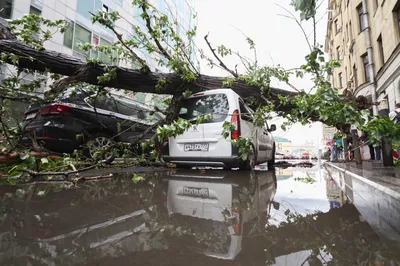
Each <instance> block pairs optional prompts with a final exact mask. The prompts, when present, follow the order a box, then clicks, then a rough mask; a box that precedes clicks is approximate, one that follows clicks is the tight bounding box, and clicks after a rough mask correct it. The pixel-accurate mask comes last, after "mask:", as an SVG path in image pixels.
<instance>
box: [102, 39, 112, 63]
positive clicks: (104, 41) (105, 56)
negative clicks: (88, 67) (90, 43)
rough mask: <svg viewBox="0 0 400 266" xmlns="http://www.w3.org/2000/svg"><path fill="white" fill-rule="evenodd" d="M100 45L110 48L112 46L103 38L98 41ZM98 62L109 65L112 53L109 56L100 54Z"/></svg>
mask: <svg viewBox="0 0 400 266" xmlns="http://www.w3.org/2000/svg"><path fill="white" fill-rule="evenodd" d="M100 45H102V46H109V47H111V46H112V44H111V43H110V42H109V41H107V40H105V39H103V38H101V39H100ZM100 61H102V62H103V63H106V64H111V62H112V53H111V55H110V54H105V53H102V54H101V55H100Z"/></svg>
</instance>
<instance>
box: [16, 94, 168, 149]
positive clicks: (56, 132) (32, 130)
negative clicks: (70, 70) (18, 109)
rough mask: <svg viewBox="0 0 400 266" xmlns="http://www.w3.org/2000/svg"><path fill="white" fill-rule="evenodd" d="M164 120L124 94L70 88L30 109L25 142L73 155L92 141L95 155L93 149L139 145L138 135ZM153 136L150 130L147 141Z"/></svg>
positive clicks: (25, 120)
mask: <svg viewBox="0 0 400 266" xmlns="http://www.w3.org/2000/svg"><path fill="white" fill-rule="evenodd" d="M162 118H163V115H162V114H161V113H159V112H154V111H153V110H152V108H150V107H149V106H147V105H144V104H141V103H139V102H136V101H134V100H132V99H130V98H127V97H125V96H123V95H118V94H113V93H107V94H102V95H93V93H88V92H87V91H84V90H78V89H70V90H69V91H68V92H67V93H66V94H64V95H63V97H60V98H58V99H57V100H56V101H55V102H51V103H47V104H32V105H30V106H29V107H28V109H27V111H26V113H25V119H24V122H23V129H24V133H25V137H24V139H23V143H32V138H35V139H36V140H37V142H38V144H40V145H41V146H43V147H44V148H45V149H47V150H49V151H52V152H58V153H72V152H73V151H74V150H76V149H79V148H81V147H82V144H85V143H87V142H88V141H89V140H92V141H91V142H90V143H91V145H90V147H91V148H89V149H88V150H89V155H90V156H93V154H92V153H91V150H95V149H98V148H104V147H107V146H109V145H112V144H113V143H115V142H129V143H133V142H135V139H137V136H138V135H141V134H142V133H143V132H144V130H146V129H147V128H148V127H149V126H151V125H153V124H154V123H156V122H157V121H159V120H160V119H162ZM152 134H154V132H153V131H150V132H149V133H148V134H147V135H146V137H145V138H149V137H151V136H152ZM92 148H93V149H92Z"/></svg>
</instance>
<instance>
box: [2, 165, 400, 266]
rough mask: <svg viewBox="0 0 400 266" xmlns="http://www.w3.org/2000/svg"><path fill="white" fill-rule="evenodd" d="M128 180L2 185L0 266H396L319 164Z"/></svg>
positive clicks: (393, 251)
mask: <svg viewBox="0 0 400 266" xmlns="http://www.w3.org/2000/svg"><path fill="white" fill-rule="evenodd" d="M133 176H134V174H133V173H124V174H123V176H121V177H120V178H114V179H110V180H103V181H96V182H86V183H83V184H80V185H78V186H76V187H67V186H66V185H62V184H36V185H29V186H22V187H18V188H16V187H0V199H1V205H0V265H295V266H297V265H298V266H300V265H310V266H312V265H374V266H375V265H400V264H399V262H400V254H399V252H398V251H399V245H398V243H397V242H395V241H393V240H391V241H389V240H387V239H386V237H385V236H384V235H379V234H378V233H377V230H374V229H373V228H372V227H371V226H370V225H369V224H368V221H367V220H366V219H365V218H364V217H362V215H361V214H360V213H359V212H358V210H357V208H356V206H354V205H352V204H351V203H350V202H349V201H348V200H347V197H346V195H345V194H344V193H343V192H342V191H341V189H340V188H339V186H338V185H337V184H336V182H335V180H333V179H332V178H331V177H330V176H329V175H328V174H327V172H326V171H324V169H323V167H322V166H316V167H314V168H286V169H282V168H276V169H275V170H272V171H271V170H270V171H267V169H264V167H258V168H257V169H256V171H253V172H243V171H222V170H209V169H206V170H194V169H192V170H181V169H171V170H168V172H167V173H153V174H147V176H146V181H139V182H138V183H136V184H135V182H133V180H132V178H133ZM135 180H136V181H138V180H139V178H138V176H136V177H135Z"/></svg>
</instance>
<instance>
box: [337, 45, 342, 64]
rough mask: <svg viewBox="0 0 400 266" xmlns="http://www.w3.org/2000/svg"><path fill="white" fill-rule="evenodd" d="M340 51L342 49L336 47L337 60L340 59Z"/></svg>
mask: <svg viewBox="0 0 400 266" xmlns="http://www.w3.org/2000/svg"><path fill="white" fill-rule="evenodd" d="M341 53H342V49H341V48H340V46H338V47H336V60H337V61H341V60H342V57H341Z"/></svg>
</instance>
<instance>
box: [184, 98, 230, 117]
mask: <svg viewBox="0 0 400 266" xmlns="http://www.w3.org/2000/svg"><path fill="white" fill-rule="evenodd" d="M228 112H229V102H228V97H226V95H225V94H212V95H204V96H200V97H195V98H189V99H186V100H184V101H183V103H182V107H181V109H180V111H179V117H180V118H183V119H187V120H192V119H196V118H197V117H199V116H201V115H211V119H210V120H207V121H205V122H204V123H213V122H223V121H224V120H225V119H226V117H227V116H228Z"/></svg>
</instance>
